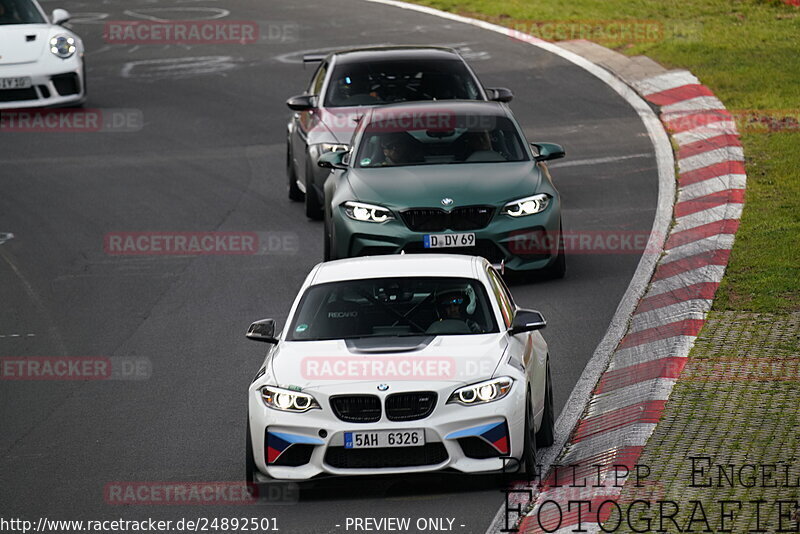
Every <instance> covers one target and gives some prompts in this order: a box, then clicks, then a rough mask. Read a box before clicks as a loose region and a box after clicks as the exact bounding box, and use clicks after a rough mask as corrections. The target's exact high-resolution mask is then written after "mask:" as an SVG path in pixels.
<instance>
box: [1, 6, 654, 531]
mask: <svg viewBox="0 0 800 534" xmlns="http://www.w3.org/2000/svg"><path fill="white" fill-rule="evenodd" d="M43 6H44V8H45V9H46V10H47V11H48V12H49V11H51V10H52V9H54V8H56V7H63V8H66V9H68V10H70V11H71V12H72V13H73V15H74V16H75V17H76V19H78V20H77V21H75V22H74V23H73V24H72V27H73V28H74V29H75V30H76V31H77V32H78V33H79V34H81V35H82V36H83V38H84V40H85V42H86V44H87V48H88V55H87V58H86V59H87V67H88V76H89V90H90V99H89V101H88V103H87V105H86V107H87V108H89V109H100V110H104V111H106V112H107V111H108V110H120V109H126V110H132V112H133V115H131V116H133V117H136V116H141V118H142V119H143V125H142V126H143V127H142V128H141V129H138V131H132V132H121V131H119V132H88V133H54V132H46V133H32V132H9V131H0V237H2V233H3V232H11V233H13V235H14V237H13V238H12V239H10V240H7V241H6V242H5V243H2V244H0V302H2V305H0V335H2V337H0V357H24V356H102V357H112V358H116V359H119V358H128V359H129V361H130V360H136V361H145V362H148V365H150V366H151V371H152V372H151V374H150V376H149V378H148V379H144V380H101V381H91V382H89V381H80V382H64V381H47V382H45V381H10V380H2V381H0V410H1V412H0V429H2V430H1V431H0V517H2V518H6V519H8V518H23V519H29V520H33V521H36V520H37V519H38V518H39V517H47V518H49V519H84V520H88V519H116V518H125V519H146V518H148V517H153V518H159V519H170V520H173V521H174V520H178V519H180V518H182V517H187V518H195V519H196V518H198V517H207V518H213V517H218V518H222V517H254V516H255V517H270V518H276V520H277V526H278V527H279V528H280V531H281V532H284V533H287V532H320V533H323V532H348V531H349V532H352V531H354V530H353V528H352V527H351V528H350V529H349V530H348V529H347V528H346V524H347V523H346V521H347V518H348V517H351V518H352V517H361V518H364V517H376V518H380V517H410V518H411V520H412V528H411V529H410V532H416V531H417V529H416V526H415V523H414V522H415V521H416V520H417V519H419V518H429V517H433V518H441V517H444V518H453V519H454V522H453V527H452V529H453V530H455V531H458V532H468V533H483V532H484V531H485V529H486V528H487V526H488V524H489V522H490V520H491V519H492V517H493V515H494V513H495V512H496V510H497V509H498V507H499V506H500V505H501V503H502V502H503V494H502V493H501V491H500V487H498V486H497V485H496V484H495V483H494V482H492V481H491V480H488V481H487V480H486V479H485V478H483V477H478V478H476V477H454V476H438V475H437V476H426V477H391V478H390V479H369V480H337V481H334V482H325V483H321V484H318V485H317V486H316V487H314V488H309V489H305V490H303V491H302V492H301V493H300V496H299V501H298V502H296V503H293V504H287V505H283V506H272V505H267V506H263V507H262V506H256V507H253V506H250V507H248V506H160V505H153V506H113V505H109V504H107V503H106V502H105V500H104V487H106V485H107V484H109V483H113V482H118V481H148V482H159V481H163V482H182V481H237V480H240V479H241V478H242V475H243V467H244V430H245V428H244V425H245V416H246V403H245V398H246V395H245V392H246V389H247V385H248V383H249V381H250V379H251V378H252V376H253V374H254V372H255V371H256V370H257V369H258V367H259V365H260V363H261V361H262V358H263V355H264V349H265V347H264V346H261V345H258V344H254V343H252V342H249V341H247V340H246V339H245V338H244V332H245V329H246V328H247V326H248V324H249V323H250V322H251V321H253V320H256V319H261V318H265V317H275V318H277V319H278V321H279V323H281V324H282V322H283V321H284V320H285V318H286V315H287V313H288V309H289V306H290V304H291V302H292V299H293V298H294V297H295V295H296V292H297V290H298V288H299V287H300V285H301V283H302V281H303V280H304V278H305V276H306V274H307V273H308V271H309V270H310V269H311V267H312V266H313V265H314V264H315V263H317V262H318V261H321V258H322V225H321V223H316V222H310V221H308V220H307V219H306V218H305V216H304V211H303V206H302V205H301V204H299V203H292V202H289V200H288V199H287V198H286V185H285V184H286V178H285V174H284V160H285V142H284V140H285V125H286V121H287V118H288V116H289V111H288V110H287V108H286V107H285V105H284V101H285V99H286V98H287V97H289V96H291V95H293V94H295V93H300V92H302V89H303V88H304V87H305V86H306V84H307V82H308V79H309V77H310V76H311V74H312V70H311V69H309V68H306V69H305V70H304V69H303V66H302V64H300V63H299V62H297V60H298V59H299V57H300V56H301V53H302V52H303V51H314V50H320V49H332V48H337V47H347V46H351V45H370V44H389V43H392V44H407V43H411V44H440V45H451V46H456V47H458V48H460V49H461V50H462V52H463V53H464V55H465V57H466V58H467V59H468V61H469V62H470V64H471V65H472V66H473V67H474V69H475V70H476V72H477V73H478V75H479V76H480V77H481V79H482V80H483V82H484V84H485V85H486V86H506V87H509V88H511V89H512V90H513V91H514V93H515V99H514V101H513V102H512V105H511V107H512V109H513V110H514V112H515V113H516V115H517V117H518V118H519V120H520V122H521V123H522V124H523V125H524V127H525V129H526V132H527V133H528V136H529V138H530V140H531V141H535V140H541V141H554V142H559V143H562V144H563V145H564V146H565V147H566V150H567V154H568V159H567V160H564V163H565V164H567V163H569V165H565V166H563V167H560V168H559V167H558V166H554V168H553V169H552V173H553V176H554V178H555V181H556V185H557V187H558V188H559V189H560V191H561V193H562V195H563V205H564V228H565V230H566V231H585V230H589V231H594V230H604V231H605V230H608V231H619V230H623V231H640V232H647V231H648V230H649V229H650V226H651V224H652V218H653V215H654V212H655V203H656V195H657V178H656V176H657V174H656V164H655V158H654V156H653V149H652V146H651V144H650V141H649V139H648V137H647V135H646V133H645V129H644V126H643V125H642V123H641V122H640V120H639V118H638V116H637V115H636V113H635V112H634V111H633V109H632V108H630V106H629V105H628V104H627V103H626V102H625V101H624V100H623V99H622V98H620V97H619V96H618V95H617V94H616V93H614V92H613V91H612V90H611V89H610V88H608V87H607V86H605V85H604V84H603V83H601V82H600V81H599V80H597V79H595V78H594V77H593V76H591V75H590V74H588V73H587V72H585V71H583V70H581V69H579V68H577V67H575V66H573V65H571V64H570V63H568V62H566V61H564V60H562V59H560V58H558V57H555V56H553V55H550V54H548V53H545V52H543V51H540V50H538V49H537V48H534V47H532V46H530V45H527V44H524V43H520V42H517V41H514V40H511V39H508V38H505V37H503V36H500V35H497V34H494V33H491V32H487V31H483V30H479V29H476V28H473V27H470V26H465V25H462V24H459V23H451V22H448V21H445V20H442V19H438V18H433V17H429V16H426V15H422V14H418V13H413V12H407V11H404V10H400V9H397V8H393V7H386V6H381V5H377V4H371V3H367V2H362V1H360V0H338V1H337V2H321V1H314V2H312V1H299V2H276V1H269V2H264V1H263V0H261V1H256V0H229V1H226V2H220V1H218V0H198V1H192V0H169V1H167V0H158V1H157V2H151V1H146V0H124V1H123V0H103V1H100V0H86V1H81V0H63V1H58V2H55V3H54V2H51V1H47V2H44V3H43ZM225 11H228V12H229V13H228V14H225ZM219 15H224V17H225V18H226V19H227V20H239V21H258V22H259V24H260V26H261V28H262V32H264V33H266V34H267V35H270V32H271V35H272V37H273V39H267V40H265V41H260V42H258V43H256V44H247V45H238V44H202V45H200V44H198V45H189V46H181V45H170V46H165V45H141V46H132V45H124V44H113V45H112V44H108V43H106V42H105V41H104V39H103V27H104V25H103V23H102V20H111V21H116V20H135V19H136V18H139V19H141V18H144V17H147V16H151V17H152V16H157V17H160V18H165V19H196V18H205V17H208V16H219ZM104 16H105V18H104ZM281 38H282V39H283V40H281ZM187 58H191V59H190V60H188V61H187ZM196 58H202V59H196ZM165 60H169V61H165ZM173 60H174V61H173ZM137 114H139V115H137ZM130 125H133V126H134V127H135V122H134V123H130ZM134 129H135V128H134ZM625 156H634V157H629V158H624V157H625ZM619 157H623V158H624V159H619V160H615V159H614V158H619ZM596 158H607V161H605V162H601V163H596V164H576V163H580V162H582V161H583V160H592V159H596ZM145 231H164V232H178V231H182V232H205V231H232V232H241V231H246V232H262V233H263V232H276V233H282V234H280V235H281V236H284V237H285V236H288V237H289V239H288V241H284V242H283V243H284V244H283V245H281V246H277V245H275V244H274V243H273V246H272V249H273V250H271V251H269V252H268V253H265V254H259V255H245V256H241V255H212V256H208V255H206V256H164V255H142V256H126V255H113V254H107V253H106V251H105V249H104V236H105V235H106V234H107V233H111V232H145ZM275 235H278V234H275ZM0 241H2V239H0ZM276 248H277V249H280V250H274V249H276ZM638 259H639V257H638V255H636V254H622V255H620V254H578V255H572V256H570V257H569V258H568V275H567V278H566V279H564V280H559V281H550V282H540V283H531V284H522V285H516V286H514V287H513V288H512V289H513V293H514V295H515V297H516V299H517V301H518V303H519V304H521V305H523V306H526V307H532V308H537V309H539V310H541V311H542V312H543V313H544V314H545V317H547V319H548V321H549V326H548V328H547V330H545V332H544V334H545V338H546V339H547V341H548V342H549V344H550V352H551V356H552V366H553V378H554V381H555V382H554V383H555V385H554V392H555V399H556V404H557V409H558V410H560V409H561V407H562V406H563V405H564V403H565V401H566V399H567V397H568V396H569V393H570V391H571V389H572V387H573V385H574V384H575V382H576V380H577V379H578V377H579V376H580V373H581V371H582V369H583V367H584V365H585V363H586V361H587V360H588V359H589V358H590V356H591V354H592V352H593V350H594V348H595V346H596V345H597V343H598V342H599V341H600V339H601V338H602V336H603V334H604V333H605V330H606V327H607V325H608V323H609V321H610V319H611V317H612V314H613V312H614V310H615V308H616V306H617V304H618V302H619V300H620V298H621V297H622V294H623V292H624V290H625V288H626V287H627V285H628V282H629V280H630V278H631V276H632V274H633V272H634V269H635V267H636V264H637V262H638ZM14 334H16V336H15V335H14ZM446 524H447V522H445V525H446ZM336 525H340V526H339V527H337V526H336Z"/></svg>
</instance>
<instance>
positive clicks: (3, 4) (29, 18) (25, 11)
mask: <svg viewBox="0 0 800 534" xmlns="http://www.w3.org/2000/svg"><path fill="white" fill-rule="evenodd" d="M44 22H46V21H45V19H44V17H42V14H41V13H40V12H39V10H38V9H36V6H35V5H34V4H33V2H31V0H0V25H7V24H43V23H44Z"/></svg>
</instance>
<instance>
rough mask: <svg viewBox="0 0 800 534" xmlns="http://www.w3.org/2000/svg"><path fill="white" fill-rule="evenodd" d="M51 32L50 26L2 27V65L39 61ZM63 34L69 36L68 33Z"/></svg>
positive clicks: (0, 30) (0, 42) (18, 25)
mask: <svg viewBox="0 0 800 534" xmlns="http://www.w3.org/2000/svg"><path fill="white" fill-rule="evenodd" d="M51 31H52V30H51V26H50V25H49V24H3V25H0V65H13V64H19V63H33V62H35V61H37V60H38V59H39V58H40V57H41V55H42V52H44V51H45V46H46V45H47V41H49V39H50V32H51ZM63 33H64V34H65V35H69V32H67V31H64V32H63Z"/></svg>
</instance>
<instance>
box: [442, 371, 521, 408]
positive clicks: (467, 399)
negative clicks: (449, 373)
mask: <svg viewBox="0 0 800 534" xmlns="http://www.w3.org/2000/svg"><path fill="white" fill-rule="evenodd" d="M513 384H514V379H513V378H509V377H507V376H501V377H500V378H492V379H491V380H484V381H483V382H478V383H477V384H470V385H469V386H464V387H461V388H458V389H457V390H455V391H454V392H453V394H452V395H450V398H449V399H448V400H447V404H451V403H456V404H462V405H464V406H474V405H476V404H486V403H487V402H492V401H496V400H499V399H502V398H503V397H505V396H506V395H508V392H509V391H511V386H512V385H513Z"/></svg>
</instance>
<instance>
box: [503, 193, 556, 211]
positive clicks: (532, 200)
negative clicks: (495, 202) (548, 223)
mask: <svg viewBox="0 0 800 534" xmlns="http://www.w3.org/2000/svg"><path fill="white" fill-rule="evenodd" d="M550 198H551V197H550V195H548V194H547V193H539V194H538V195H533V196H530V197H525V198H520V199H519V200H515V201H513V202H509V203H508V204H506V205H505V206H503V211H502V213H504V214H506V215H511V216H512V217H523V216H525V215H533V214H534V213H541V212H543V211H544V210H546V209H547V206H549V205H550Z"/></svg>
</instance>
